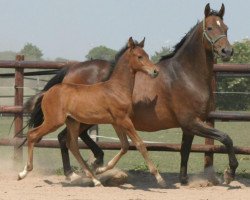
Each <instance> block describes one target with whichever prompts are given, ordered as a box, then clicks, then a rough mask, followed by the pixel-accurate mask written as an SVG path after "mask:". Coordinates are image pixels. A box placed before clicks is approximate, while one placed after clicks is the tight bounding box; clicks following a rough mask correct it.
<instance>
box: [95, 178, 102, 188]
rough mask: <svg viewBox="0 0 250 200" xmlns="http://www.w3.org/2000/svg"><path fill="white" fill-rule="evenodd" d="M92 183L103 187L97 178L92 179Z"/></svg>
mask: <svg viewBox="0 0 250 200" xmlns="http://www.w3.org/2000/svg"><path fill="white" fill-rule="evenodd" d="M93 183H94V186H95V187H103V185H102V184H101V182H100V181H98V180H96V179H95V180H93Z"/></svg>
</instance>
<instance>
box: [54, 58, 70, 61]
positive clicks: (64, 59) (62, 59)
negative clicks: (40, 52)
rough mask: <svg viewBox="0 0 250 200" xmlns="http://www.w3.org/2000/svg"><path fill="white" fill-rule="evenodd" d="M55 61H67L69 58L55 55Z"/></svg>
mask: <svg viewBox="0 0 250 200" xmlns="http://www.w3.org/2000/svg"><path fill="white" fill-rule="evenodd" d="M55 61H56V62H67V61H69V60H68V59H66V58H61V57H57V58H56V59H55Z"/></svg>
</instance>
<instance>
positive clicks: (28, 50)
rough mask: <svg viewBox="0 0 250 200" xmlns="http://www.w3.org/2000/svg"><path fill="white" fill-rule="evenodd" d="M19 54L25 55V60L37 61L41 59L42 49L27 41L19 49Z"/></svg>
mask: <svg viewBox="0 0 250 200" xmlns="http://www.w3.org/2000/svg"><path fill="white" fill-rule="evenodd" d="M20 54H22V55H24V56H25V60H30V61H39V60H42V57H43V53H42V51H41V50H40V49H39V48H38V47H37V46H35V45H33V44H32V43H27V44H25V45H24V47H23V48H22V49H21V51H20Z"/></svg>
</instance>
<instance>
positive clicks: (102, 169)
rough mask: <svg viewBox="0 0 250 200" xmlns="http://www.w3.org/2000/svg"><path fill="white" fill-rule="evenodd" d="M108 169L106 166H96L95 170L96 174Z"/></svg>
mask: <svg viewBox="0 0 250 200" xmlns="http://www.w3.org/2000/svg"><path fill="white" fill-rule="evenodd" d="M105 171H106V170H105V168H104V167H98V168H96V170H95V174H101V173H103V172H105Z"/></svg>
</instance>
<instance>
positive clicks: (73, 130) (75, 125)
mask: <svg viewBox="0 0 250 200" xmlns="http://www.w3.org/2000/svg"><path fill="white" fill-rule="evenodd" d="M66 124H67V129H68V135H67V146H68V148H69V150H70V151H71V153H72V154H73V155H74V157H75V158H76V160H77V161H78V162H79V164H80V165H81V167H82V169H83V171H84V172H85V174H86V175H87V177H89V178H91V179H92V181H93V183H94V185H95V186H100V185H102V184H101V182H100V181H99V180H97V178H96V177H95V176H94V174H93V173H92V171H91V170H90V168H89V167H88V165H87V163H86V162H85V161H84V160H83V158H82V156H81V154H80V152H79V147H78V134H79V128H80V123H79V122H77V121H75V120H73V119H67V120H66Z"/></svg>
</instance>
